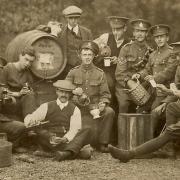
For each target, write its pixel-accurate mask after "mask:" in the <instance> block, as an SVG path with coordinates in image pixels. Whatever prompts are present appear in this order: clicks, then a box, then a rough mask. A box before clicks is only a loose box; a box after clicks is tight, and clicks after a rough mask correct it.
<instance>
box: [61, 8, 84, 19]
mask: <svg viewBox="0 0 180 180" xmlns="http://www.w3.org/2000/svg"><path fill="white" fill-rule="evenodd" d="M82 12H83V11H82V9H80V8H78V7H77V6H68V7H67V8H65V9H64V10H63V11H62V13H63V15H64V16H65V17H80V16H81V14H82Z"/></svg>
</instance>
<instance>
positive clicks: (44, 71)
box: [5, 30, 67, 79]
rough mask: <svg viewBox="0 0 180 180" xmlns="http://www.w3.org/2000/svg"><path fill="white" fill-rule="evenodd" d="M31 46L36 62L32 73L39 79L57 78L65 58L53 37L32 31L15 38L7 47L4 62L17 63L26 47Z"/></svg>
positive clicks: (64, 64)
mask: <svg viewBox="0 0 180 180" xmlns="http://www.w3.org/2000/svg"><path fill="white" fill-rule="evenodd" d="M30 45H31V46H33V47H34V49H35V51H36V60H35V61H34V62H33V65H32V67H31V70H32V72H33V73H34V74H35V75H36V76H37V77H39V78H43V79H52V78H55V77H57V76H58V75H59V74H60V73H61V72H62V71H63V69H64V67H65V66H66V62H67V59H66V56H64V54H63V50H62V46H61V45H60V43H59V42H58V40H57V38H56V37H55V36H52V35H51V34H48V33H45V32H42V31H39V30H32V31H28V32H25V33H22V34H20V35H18V36H16V37H15V38H14V39H13V40H12V41H11V42H10V43H9V44H8V46H7V49H6V53H5V55H6V60H7V61H8V62H14V61H18V56H19V54H20V53H21V51H22V49H24V48H25V47H26V46H30Z"/></svg>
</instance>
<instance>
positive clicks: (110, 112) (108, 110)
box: [104, 107, 115, 117]
mask: <svg viewBox="0 0 180 180" xmlns="http://www.w3.org/2000/svg"><path fill="white" fill-rule="evenodd" d="M104 114H105V115H110V116H112V117H114V116H115V111H114V110H113V109H112V108H111V107H106V108H105V113H104Z"/></svg>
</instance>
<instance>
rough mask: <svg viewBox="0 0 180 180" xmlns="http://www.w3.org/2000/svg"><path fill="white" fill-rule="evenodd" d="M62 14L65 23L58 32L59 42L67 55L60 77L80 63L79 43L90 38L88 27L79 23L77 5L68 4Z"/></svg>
mask: <svg viewBox="0 0 180 180" xmlns="http://www.w3.org/2000/svg"><path fill="white" fill-rule="evenodd" d="M62 13H63V15H64V17H65V18H66V20H67V25H66V26H65V27H64V28H63V29H62V32H61V34H60V37H59V38H60V43H61V44H62V46H63V50H64V54H65V56H66V57H67V65H66V67H65V70H64V71H63V74H61V77H62V78H63V77H65V76H66V75H67V73H68V72H69V70H70V69H71V68H73V67H75V66H77V65H80V64H81V59H80V58H79V57H78V53H77V51H78V48H79V45H80V44H81V43H82V41H84V40H92V33H91V31H90V30H89V29H87V28H85V27H84V26H80V25H79V19H80V16H81V14H82V10H81V9H80V8H78V7H77V6H68V7H67V8H65V9H64V10H63V12H62Z"/></svg>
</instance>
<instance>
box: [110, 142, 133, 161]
mask: <svg viewBox="0 0 180 180" xmlns="http://www.w3.org/2000/svg"><path fill="white" fill-rule="evenodd" d="M108 148H109V152H110V154H111V156H112V157H113V158H115V159H119V160H120V161H121V162H123V163H126V162H128V161H129V160H130V159H133V158H134V153H133V151H129V150H123V149H119V148H116V147H114V146H112V145H109V146H108Z"/></svg>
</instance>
